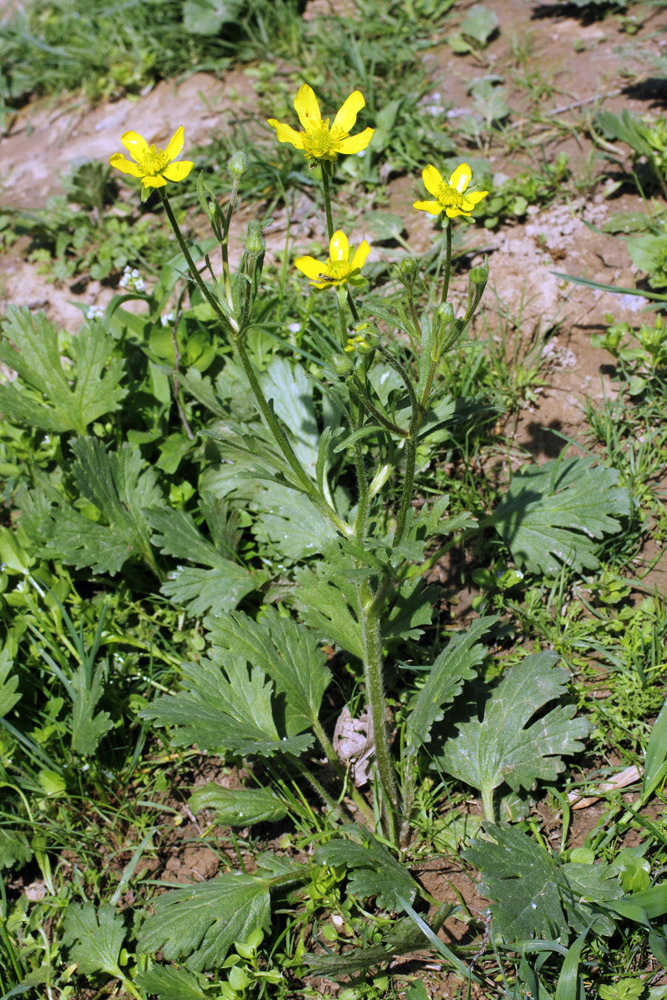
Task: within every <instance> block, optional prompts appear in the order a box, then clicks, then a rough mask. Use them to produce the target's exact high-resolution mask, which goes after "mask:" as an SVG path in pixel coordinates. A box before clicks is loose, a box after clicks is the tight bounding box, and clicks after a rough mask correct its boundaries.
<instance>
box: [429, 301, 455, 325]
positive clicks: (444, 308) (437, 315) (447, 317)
mask: <svg viewBox="0 0 667 1000" xmlns="http://www.w3.org/2000/svg"><path fill="white" fill-rule="evenodd" d="M455 318H456V317H455V313H454V306H453V305H452V304H451V302H445V304H444V305H441V306H436V307H435V311H434V313H433V319H434V321H435V322H436V323H441V324H442V325H443V326H449V324H450V323H451V322H453V320H454V319H455Z"/></svg>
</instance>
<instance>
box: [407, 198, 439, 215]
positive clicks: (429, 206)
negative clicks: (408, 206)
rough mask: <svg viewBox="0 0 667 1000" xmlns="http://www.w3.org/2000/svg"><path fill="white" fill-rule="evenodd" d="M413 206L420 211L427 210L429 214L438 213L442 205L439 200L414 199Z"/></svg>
mask: <svg viewBox="0 0 667 1000" xmlns="http://www.w3.org/2000/svg"><path fill="white" fill-rule="evenodd" d="M412 207H413V208H418V209H419V210H420V211H421V212H428V213H429V215H440V213H441V212H442V205H441V204H440V202H439V201H416V202H414V204H413V206H412Z"/></svg>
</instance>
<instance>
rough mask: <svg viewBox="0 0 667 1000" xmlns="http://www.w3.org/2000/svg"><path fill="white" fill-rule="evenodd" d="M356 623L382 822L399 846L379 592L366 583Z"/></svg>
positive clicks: (361, 595)
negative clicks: (359, 637)
mask: <svg viewBox="0 0 667 1000" xmlns="http://www.w3.org/2000/svg"><path fill="white" fill-rule="evenodd" d="M357 594H358V600H359V625H360V628H361V641H362V644H363V649H364V680H365V687H366V697H367V698H368V707H369V710H370V716H371V726H372V730H373V743H374V745H375V762H376V765H377V773H378V778H379V781H380V788H381V795H380V801H381V809H382V825H383V828H384V834H385V836H386V837H387V838H388V839H389V840H390V841H391V842H392V843H393V844H395V845H396V846H398V837H399V830H398V791H397V787H396V779H395V776H394V766H393V761H392V758H391V751H390V749H389V740H388V738H387V724H386V719H385V714H386V709H387V703H386V699H385V694H384V678H383V670H382V667H383V657H382V634H381V630H380V618H379V610H380V609H379V607H378V604H379V603H380V602H379V601H378V600H377V598H378V596H379V591H378V594H375V595H374V594H372V593H371V589H370V587H369V585H368V584H367V583H364V584H361V585H360V586H359V587H358V589H357Z"/></svg>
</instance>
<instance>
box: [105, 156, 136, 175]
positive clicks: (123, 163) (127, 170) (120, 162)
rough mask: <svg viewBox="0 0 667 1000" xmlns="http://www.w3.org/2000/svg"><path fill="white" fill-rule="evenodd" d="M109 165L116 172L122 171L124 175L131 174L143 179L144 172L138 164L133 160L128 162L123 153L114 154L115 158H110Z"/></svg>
mask: <svg viewBox="0 0 667 1000" xmlns="http://www.w3.org/2000/svg"><path fill="white" fill-rule="evenodd" d="M109 163H110V164H111V166H112V167H115V168H116V170H120V171H122V173H124V174H131V175H132V176H133V177H143V176H144V172H143V170H142V169H141V167H140V166H139V164H138V163H133V162H132V160H128V158H127V157H126V156H123V154H122V153H114V154H113V156H110V157H109Z"/></svg>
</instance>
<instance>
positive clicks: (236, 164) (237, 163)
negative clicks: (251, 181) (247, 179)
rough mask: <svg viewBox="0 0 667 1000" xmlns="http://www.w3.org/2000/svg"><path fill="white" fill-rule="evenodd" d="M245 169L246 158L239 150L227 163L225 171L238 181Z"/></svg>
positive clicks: (246, 165) (246, 166)
mask: <svg viewBox="0 0 667 1000" xmlns="http://www.w3.org/2000/svg"><path fill="white" fill-rule="evenodd" d="M247 169H248V158H247V157H246V155H245V153H242V152H241V151H240V150H239V152H238V153H234V155H233V156H232V158H231V160H229V161H228V163H227V170H228V171H229V173H230V175H231V176H232V177H233V178H234V180H235V181H240V180H241V178H242V177H243V175H244V173H245V172H246V170H247Z"/></svg>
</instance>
